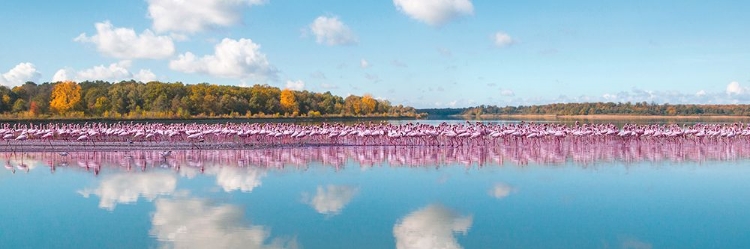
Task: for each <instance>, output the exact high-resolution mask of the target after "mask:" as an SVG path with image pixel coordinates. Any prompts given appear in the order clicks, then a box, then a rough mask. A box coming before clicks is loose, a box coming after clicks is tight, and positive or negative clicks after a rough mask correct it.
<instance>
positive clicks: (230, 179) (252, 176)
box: [206, 167, 266, 192]
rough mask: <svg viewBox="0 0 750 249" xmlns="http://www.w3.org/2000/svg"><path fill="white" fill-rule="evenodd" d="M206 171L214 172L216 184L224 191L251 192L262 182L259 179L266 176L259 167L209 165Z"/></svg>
mask: <svg viewBox="0 0 750 249" xmlns="http://www.w3.org/2000/svg"><path fill="white" fill-rule="evenodd" d="M206 173H208V174H215V175H216V184H218V185H219V186H220V187H221V188H222V189H224V191H225V192H232V191H235V190H239V191H242V192H252V191H253V189H255V188H256V187H258V186H260V185H261V184H262V182H261V179H262V178H263V177H264V176H266V172H265V171H264V170H262V169H259V168H237V167H211V168H208V169H207V170H206Z"/></svg>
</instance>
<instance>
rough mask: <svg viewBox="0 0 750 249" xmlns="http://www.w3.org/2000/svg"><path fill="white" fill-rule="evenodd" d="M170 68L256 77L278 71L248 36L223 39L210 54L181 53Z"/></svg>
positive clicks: (219, 75) (264, 77)
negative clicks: (199, 56)
mask: <svg viewBox="0 0 750 249" xmlns="http://www.w3.org/2000/svg"><path fill="white" fill-rule="evenodd" d="M169 68H171V69H172V70H176V71H180V72H185V73H204V74H209V75H212V76H217V77H223V78H235V79H245V78H252V79H256V80H267V79H275V78H276V76H277V75H276V74H277V73H278V71H277V70H276V68H274V67H273V66H271V64H270V63H269V62H268V59H266V55H265V54H263V53H261V52H260V45H258V44H256V43H253V41H252V40H250V39H239V40H233V39H229V38H224V39H223V40H222V41H221V43H219V44H217V45H216V46H215V47H214V54H213V55H205V56H203V57H202V58H197V57H196V56H195V55H194V54H193V53H191V52H187V53H184V54H181V55H180V56H179V57H178V58H177V59H175V60H171V61H170V62H169Z"/></svg>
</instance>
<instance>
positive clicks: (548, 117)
mask: <svg viewBox="0 0 750 249" xmlns="http://www.w3.org/2000/svg"><path fill="white" fill-rule="evenodd" d="M456 117H460V118H465V119H541V120H587V119H594V120H629V119H631V120H632V119H638V120H647V119H654V120H665V119H680V120H701V119H718V120H728V119H731V120H750V116H730V115H706V116H700V115H675V116H669V115H626V114H594V115H552V114H502V115H495V114H485V115H479V116H476V115H456Z"/></svg>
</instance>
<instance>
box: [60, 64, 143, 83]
mask: <svg viewBox="0 0 750 249" xmlns="http://www.w3.org/2000/svg"><path fill="white" fill-rule="evenodd" d="M131 64H132V63H131V61H129V60H124V61H120V62H116V63H112V64H109V66H105V65H98V66H94V67H92V68H88V69H84V70H81V71H75V70H73V69H70V68H64V69H60V70H57V72H55V75H54V76H52V82H58V81H66V80H72V81H78V82H80V81H87V80H105V81H121V80H131V79H132V80H136V81H141V82H149V81H153V80H156V78H157V77H156V75H155V74H154V73H152V72H151V70H148V69H141V70H140V71H138V73H135V74H133V73H131V72H130V66H131Z"/></svg>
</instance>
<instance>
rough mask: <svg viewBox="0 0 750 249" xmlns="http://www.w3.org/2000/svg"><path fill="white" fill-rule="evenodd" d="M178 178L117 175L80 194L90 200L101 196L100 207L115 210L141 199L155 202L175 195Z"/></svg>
mask: <svg viewBox="0 0 750 249" xmlns="http://www.w3.org/2000/svg"><path fill="white" fill-rule="evenodd" d="M176 186H177V177H175V176H174V175H172V174H170V173H165V172H145V173H142V174H127V173H122V174H116V175H113V176H109V177H106V178H105V179H103V180H102V181H101V183H100V184H99V187H98V188H96V189H83V190H79V191H78V193H79V194H81V195H83V197H85V198H88V197H89V196H90V195H91V194H94V195H96V196H99V198H100V199H101V200H100V201H99V207H100V208H103V209H107V210H110V211H111V210H114V209H115V206H117V204H118V203H125V204H127V203H133V202H136V201H138V198H139V197H143V198H145V199H146V200H149V201H153V200H154V199H155V198H156V197H157V196H159V195H170V194H172V193H174V191H175V188H176Z"/></svg>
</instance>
